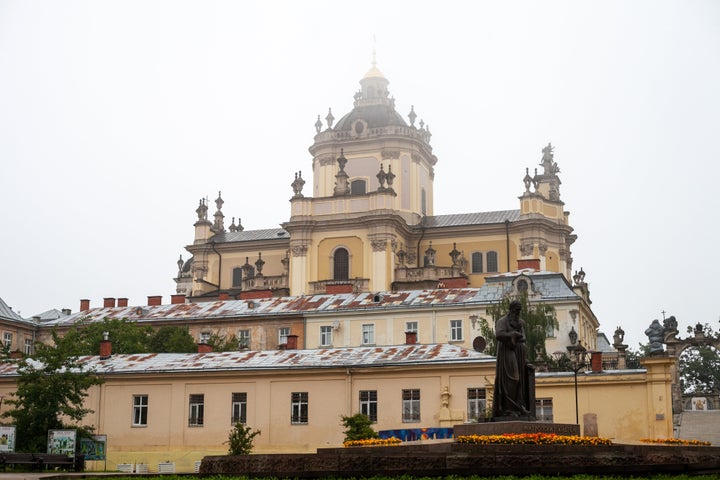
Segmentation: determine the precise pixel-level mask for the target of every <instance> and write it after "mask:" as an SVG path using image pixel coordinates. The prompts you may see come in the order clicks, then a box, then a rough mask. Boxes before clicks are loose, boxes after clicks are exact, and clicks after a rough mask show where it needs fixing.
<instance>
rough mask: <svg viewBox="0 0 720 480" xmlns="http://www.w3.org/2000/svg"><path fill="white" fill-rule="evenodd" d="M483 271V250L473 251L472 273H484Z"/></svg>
mask: <svg viewBox="0 0 720 480" xmlns="http://www.w3.org/2000/svg"><path fill="white" fill-rule="evenodd" d="M482 271H483V255H482V253H481V252H473V254H472V273H482Z"/></svg>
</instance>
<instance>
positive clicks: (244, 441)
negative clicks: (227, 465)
mask: <svg viewBox="0 0 720 480" xmlns="http://www.w3.org/2000/svg"><path fill="white" fill-rule="evenodd" d="M258 435H260V430H252V429H251V428H250V427H248V426H247V425H245V424H243V423H242V422H237V423H236V424H235V426H234V427H233V429H232V430H230V433H229V434H228V441H227V442H225V443H227V444H228V454H229V455H250V453H252V449H253V440H254V438H255V437H256V436H258Z"/></svg>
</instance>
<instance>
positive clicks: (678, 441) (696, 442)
mask: <svg viewBox="0 0 720 480" xmlns="http://www.w3.org/2000/svg"><path fill="white" fill-rule="evenodd" d="M640 441H641V442H645V443H660V444H663V445H687V446H693V447H709V446H710V445H711V443H710V442H704V441H702V440H682V439H680V438H641V439H640Z"/></svg>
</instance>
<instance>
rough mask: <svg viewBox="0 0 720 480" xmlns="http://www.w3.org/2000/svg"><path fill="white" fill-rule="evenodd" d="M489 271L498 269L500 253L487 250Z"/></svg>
mask: <svg viewBox="0 0 720 480" xmlns="http://www.w3.org/2000/svg"><path fill="white" fill-rule="evenodd" d="M487 271H488V272H497V271H498V254H497V252H487Z"/></svg>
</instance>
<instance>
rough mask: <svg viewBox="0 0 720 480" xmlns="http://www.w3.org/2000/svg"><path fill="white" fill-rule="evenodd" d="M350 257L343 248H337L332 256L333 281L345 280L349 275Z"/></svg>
mask: <svg viewBox="0 0 720 480" xmlns="http://www.w3.org/2000/svg"><path fill="white" fill-rule="evenodd" d="M349 260H350V255H349V254H348V251H347V250H346V249H344V248H338V249H337V250H335V253H334V254H333V280H347V279H348V278H349V277H348V275H349V273H350V262H349Z"/></svg>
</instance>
